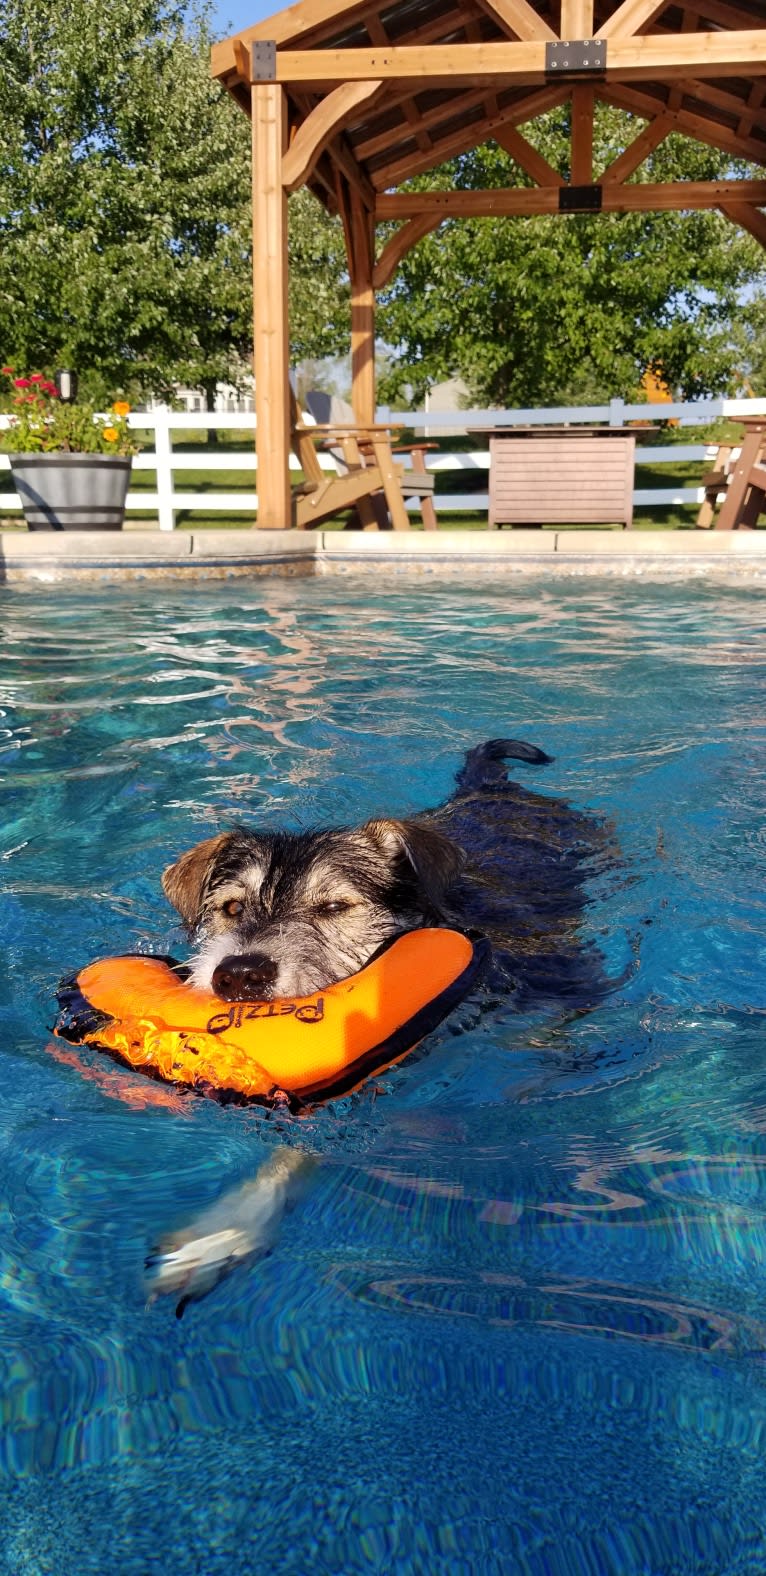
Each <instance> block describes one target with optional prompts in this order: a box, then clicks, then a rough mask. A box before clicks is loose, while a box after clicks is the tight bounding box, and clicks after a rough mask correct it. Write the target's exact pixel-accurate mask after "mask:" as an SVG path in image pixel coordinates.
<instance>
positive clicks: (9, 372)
mask: <svg viewBox="0 0 766 1576" xmlns="http://www.w3.org/2000/svg"><path fill="white" fill-rule="evenodd" d="M0 375H2V376H3V377H4V378H5V380H6V391H5V397H4V399H3V400H2V402H1V403H0V410H2V412H3V414H4V415H5V416H6V417H7V425H6V426H5V429H4V430H3V431H0V449H3V450H4V451H5V452H6V453H7V454H9V456H10V461H11V474H12V476H13V480H14V484H15V487H16V491H17V492H18V494H19V497H20V499H21V503H22V507H23V509H24V518H25V520H26V522H27V525H28V527H29V529H30V531H67V530H68V531H119V530H120V529H121V527H122V523H123V519H124V516H125V498H126V496H127V491H128V483H129V481H130V470H131V465H132V457H133V455H134V454H137V453H138V448H139V445H138V444H137V443H136V442H135V441H134V439H133V436H132V433H131V431H130V428H129V427H128V422H127V417H128V413H129V411H130V406H129V405H128V404H127V403H126V402H125V401H123V400H117V401H116V402H115V404H114V405H112V408H111V410H110V411H109V412H108V413H107V414H103V413H100V412H98V411H96V410H94V408H93V406H92V405H85V404H77V405H74V404H69V403H67V402H65V401H64V400H63V399H61V397H60V395H59V391H58V389H57V387H56V384H55V383H53V382H51V380H50V379H49V378H46V377H45V376H44V374H43V373H42V372H32V373H30V374H29V376H28V377H18V376H17V375H16V372H15V371H14V368H13V367H3V368H1V369H0Z"/></svg>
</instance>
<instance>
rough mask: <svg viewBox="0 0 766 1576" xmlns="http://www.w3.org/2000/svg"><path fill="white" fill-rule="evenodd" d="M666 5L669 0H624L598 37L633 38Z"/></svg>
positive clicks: (601, 28) (601, 29)
mask: <svg viewBox="0 0 766 1576" xmlns="http://www.w3.org/2000/svg"><path fill="white" fill-rule="evenodd" d="M666 5H667V0H622V5H621V6H618V7H617V10H616V11H613V12H612V15H611V16H610V18H609V20H608V22H605V23H604V25H603V27H600V28H599V30H598V32H597V34H596V37H597V38H631V37H633V35H634V34H635V33H637V32H638V30H639V28H640V27H646V25H647V23H648V22H651V21H652V20H653V18H654V17H655V16H656V15H657V13H658V11H664V9H665V6H666Z"/></svg>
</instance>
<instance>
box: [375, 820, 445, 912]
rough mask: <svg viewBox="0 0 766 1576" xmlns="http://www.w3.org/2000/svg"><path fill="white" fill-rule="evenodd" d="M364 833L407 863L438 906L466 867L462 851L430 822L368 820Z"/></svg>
mask: <svg viewBox="0 0 766 1576" xmlns="http://www.w3.org/2000/svg"><path fill="white" fill-rule="evenodd" d="M364 831H365V832H366V834H367V836H368V837H369V838H371V840H372V841H373V842H374V843H376V844H377V847H378V848H380V849H381V850H382V852H383V853H385V854H386V855H388V857H389V858H390V859H392V860H393V859H395V858H397V857H400V858H401V857H404V858H405V859H406V860H407V861H408V863H409V864H410V865H411V866H412V869H413V870H414V872H415V874H416V876H417V878H418V881H419V883H420V886H421V888H422V890H423V892H424V893H425V895H426V896H427V898H428V900H429V902H431V903H433V904H434V905H435V906H437V907H438V905H439V904H440V903H441V902H442V901H443V899H444V897H445V895H446V893H447V892H448V891H449V889H450V887H451V886H452V884H453V882H454V881H455V880H456V879H457V877H458V876H459V874H460V872H461V870H462V869H463V866H464V864H465V854H464V853H463V850H462V848H459V847H458V845H457V843H453V841H452V839H451V838H450V837H447V836H446V835H445V833H444V832H440V831H438V829H437V828H436V827H435V826H431V825H430V824H429V823H428V822H427V821H408V820H404V821H368V822H367V825H366V826H365V828H364Z"/></svg>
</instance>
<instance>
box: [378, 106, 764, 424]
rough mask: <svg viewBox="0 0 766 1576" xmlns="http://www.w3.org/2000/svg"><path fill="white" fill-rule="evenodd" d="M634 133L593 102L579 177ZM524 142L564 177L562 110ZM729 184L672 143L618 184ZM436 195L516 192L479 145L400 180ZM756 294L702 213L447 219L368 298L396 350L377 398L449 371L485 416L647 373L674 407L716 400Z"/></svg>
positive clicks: (603, 389) (512, 168)
mask: <svg viewBox="0 0 766 1576" xmlns="http://www.w3.org/2000/svg"><path fill="white" fill-rule="evenodd" d="M641 125H642V122H641V121H637V120H636V119H635V117H631V116H628V115H627V114H623V113H622V112H620V111H618V110H614V109H610V108H608V107H606V106H601V107H600V110H599V113H598V115H597V120H596V128H595V139H594V164H595V168H596V169H599V168H603V167H604V166H605V165H606V164H607V163H608V162H610V161H611V159H613V158H615V157H616V156H617V154H618V153H619V152H620V151H621V150H622V149H623V148H624V147H625V146H627V144H628V143H629V142H630V141H632V139H633V137H635V136H636V135H637V133H638V131H639V130H640V128H641ZM525 131H526V132H527V135H528V136H529V140H530V141H533V142H534V144H535V146H536V147H537V148H538V150H539V151H540V152H541V153H542V154H544V156H545V157H546V158H547V160H548V161H549V163H550V164H552V165H553V166H554V167H555V168H557V169H558V170H559V171H560V172H561V174H562V175H564V176H565V177H567V176H568V158H569V149H570V145H571V144H570V120H569V108H568V106H564V107H562V109H560V110H557V111H555V112H552V113H551V114H549V115H547V116H546V117H544V118H543V119H542V120H541V121H540V122H538V123H535V124H534V126H532V127H531V128H525ZM734 168H735V169H738V170H741V171H744V170H745V166H734ZM731 172H732V161H731V159H729V158H728V157H726V156H724V155H723V154H719V153H717V152H716V151H715V150H713V149H710V148H704V147H702V146H701V145H698V144H696V143H692V142H690V141H689V140H688V139H685V138H683V137H680V136H672V137H669V138H668V139H667V141H666V142H664V143H662V144H661V145H660V146H659V147H658V148H657V149H656V150H655V152H654V153H653V155H652V156H651V158H650V159H649V160H648V161H647V162H646V164H645V165H644V166H642V168H641V170H640V172H638V173H637V174H636V175H635V176H634V177H633V179H634V180H642V181H674V180H683V179H690V180H714V179H717V178H721V177H722V176H723V175H724V174H726V175H730V174H731ZM748 173H749V172H748ZM436 183H438V184H442V185H447V184H450V185H451V184H455V185H456V186H458V187H465V188H469V189H470V188H487V187H500V186H506V185H509V184H525V185H528V184H529V181H528V178H527V177H526V176H525V175H524V173H523V171H521V170H520V169H519V168H518V167H517V166H516V165H515V164H514V162H513V160H512V159H511V158H510V157H509V156H508V155H507V154H505V153H504V152H503V151H502V150H501V149H499V148H498V147H497V146H496V145H494V144H491V143H490V144H487V145H486V146H485V147H482V148H479V149H477V150H475V151H474V152H472V153H470V154H467V155H465V156H464V157H463V158H461V159H458V160H456V161H455V162H454V163H453V164H452V165H450V166H445V167H444V168H443V169H442V170H440V171H438V172H437V174H436V180H434V177H433V176H432V177H425V178H423V179H422V180H418V181H416V182H413V183H412V184H413V185H415V186H419V187H426V186H429V185H433V184H436ZM765 285H766V264H765V261H764V254H763V251H762V249H761V248H760V247H759V246H758V245H757V243H756V242H755V241H754V240H752V239H751V238H750V237H749V236H745V235H742V234H740V233H739V232H738V231H737V230H735V228H734V227H733V226H732V225H731V224H730V223H729V222H728V221H727V220H725V219H723V218H722V217H721V216H719V215H718V214H716V213H712V212H702V213H700V212H695V213H662V214H657V213H636V214H622V215H617V214H604V215H601V214H599V215H593V216H590V215H587V216H585V215H577V216H572V217H571V218H566V219H565V218H559V217H558V216H556V217H553V216H551V217H550V218H549V217H541V218H530V219H523V218H519V219H475V220H448V221H447V222H445V223H444V224H443V225H442V226H441V228H440V229H439V230H438V231H436V232H434V233H432V234H431V235H429V236H427V237H426V238H425V239H424V240H423V241H422V242H421V243H420V244H419V245H418V246H417V247H416V248H414V249H413V251H412V252H410V253H409V254H408V255H407V256H406V257H405V259H404V261H403V263H402V265H401V268H400V270H399V272H398V274H397V276H396V278H395V280H394V282H393V284H392V286H391V288H390V289H389V291H388V292H387V295H386V297H385V299H384V300H383V302H382V310H381V313H380V329H381V332H382V333H383V334H384V336H385V338H386V340H387V342H388V343H389V344H390V345H391V346H392V347H394V348H395V349H396V350H397V351H398V359H397V361H396V362H395V363H394V364H393V365H392V368H391V370H390V372H389V375H388V378H387V379H386V381H385V383H384V386H383V389H382V393H383V395H384V397H388V398H396V396H397V394H400V393H401V391H402V389H403V387H404V386H405V385H406V384H410V385H411V386H412V388H413V390H414V394H415V397H416V399H420V398H421V397H422V394H423V392H424V390H425V388H426V387H427V386H428V385H429V383H432V382H435V381H438V380H440V379H441V378H444V377H449V376H452V375H453V374H456V373H457V374H460V375H461V376H462V377H463V378H464V379H465V380H466V382H467V383H468V384H469V386H470V388H471V390H472V393H473V396H474V397H475V398H476V399H477V400H479V401H486V402H488V403H492V404H498V405H526V404H530V405H539V404H543V403H549V404H558V403H564V402H568V401H570V400H577V399H581V400H587V401H589V402H590V401H600V400H603V399H605V398H608V397H610V396H612V395H623V396H627V397H630V396H631V395H634V394H635V392H636V390H637V388H638V385H639V383H640V379H641V376H642V373H643V372H644V371H645V370H646V369H647V368H648V367H654V368H658V369H661V370H662V372H663V374H664V376H665V378H666V379H667V381H668V383H669V384H670V386H671V387H672V388H673V389H677V390H678V391H679V392H680V393H681V394H682V395H683V396H684V397H685V398H694V397H696V396H699V395H702V394H707V393H712V392H718V391H721V390H725V389H726V388H728V387H729V386H731V385H732V383H733V382H736V376H737V372H736V369H737V367H738V365H741V363H738V353H737V350H736V348H735V340H736V338H737V336H740V337H741V336H745V337H746V331H747V325H748V323H752V324H755V322H756V320H757V319H758V314H759V307H758V302H759V301H761V300H763V298H764V297H763V292H764V286H765ZM743 292H744V299H743Z"/></svg>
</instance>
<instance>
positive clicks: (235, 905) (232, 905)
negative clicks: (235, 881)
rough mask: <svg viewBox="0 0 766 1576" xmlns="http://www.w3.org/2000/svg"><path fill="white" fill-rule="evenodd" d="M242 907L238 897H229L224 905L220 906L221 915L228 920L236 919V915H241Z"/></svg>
mask: <svg viewBox="0 0 766 1576" xmlns="http://www.w3.org/2000/svg"><path fill="white" fill-rule="evenodd" d="M244 906H245V905H244V903H241V902H240V900H239V898H238V897H230V898H229V899H228V901H227V902H226V903H223V904H222V905H221V913H222V914H225V915H226V916H227V918H228V919H236V918H237V916H238V914H241V913H242V910H243V908H244Z"/></svg>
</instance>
